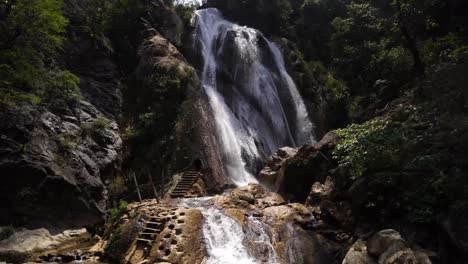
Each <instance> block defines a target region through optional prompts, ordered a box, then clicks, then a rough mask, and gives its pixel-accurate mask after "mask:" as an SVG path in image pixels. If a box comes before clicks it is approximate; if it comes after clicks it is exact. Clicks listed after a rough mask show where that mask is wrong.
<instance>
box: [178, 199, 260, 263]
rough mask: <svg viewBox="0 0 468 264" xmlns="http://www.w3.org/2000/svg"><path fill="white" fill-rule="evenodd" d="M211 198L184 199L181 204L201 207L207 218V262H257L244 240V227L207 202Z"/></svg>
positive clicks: (204, 233)
mask: <svg viewBox="0 0 468 264" xmlns="http://www.w3.org/2000/svg"><path fill="white" fill-rule="evenodd" d="M209 199H211V198H192V199H184V200H182V201H181V202H180V203H179V206H185V207H194V208H198V209H200V211H201V212H202V213H203V217H204V218H205V224H204V225H203V236H204V237H205V243H206V246H207V249H208V259H207V261H206V264H256V263H257V262H256V261H255V260H254V258H252V257H251V256H250V255H249V253H248V250H247V248H246V246H245V245H244V240H245V239H246V237H245V234H244V232H243V230H242V227H241V226H240V225H239V223H237V222H236V221H234V220H233V219H232V218H230V217H228V216H226V215H224V214H223V213H222V211H221V210H220V209H218V208H216V207H214V206H212V205H209V204H208V203H207V202H208V201H209Z"/></svg>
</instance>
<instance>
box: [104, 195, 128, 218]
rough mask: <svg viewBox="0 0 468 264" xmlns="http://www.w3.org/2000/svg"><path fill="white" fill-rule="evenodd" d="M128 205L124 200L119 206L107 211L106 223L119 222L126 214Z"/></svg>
mask: <svg viewBox="0 0 468 264" xmlns="http://www.w3.org/2000/svg"><path fill="white" fill-rule="evenodd" d="M127 207H128V203H127V202H126V201H124V200H120V201H119V204H118V205H117V206H116V207H114V208H111V209H110V210H109V214H108V218H107V222H109V223H114V222H115V221H117V220H119V219H120V217H122V216H123V215H124V214H125V213H126V212H127Z"/></svg>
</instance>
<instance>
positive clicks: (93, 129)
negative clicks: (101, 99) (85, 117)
mask: <svg viewBox="0 0 468 264" xmlns="http://www.w3.org/2000/svg"><path fill="white" fill-rule="evenodd" d="M110 127H111V122H110V120H109V119H107V118H106V117H105V116H103V115H99V116H98V117H96V118H95V119H94V120H93V121H91V122H89V123H85V124H81V126H80V134H81V136H83V137H86V136H91V135H93V133H98V134H100V133H103V132H104V131H105V130H106V129H109V128H110Z"/></svg>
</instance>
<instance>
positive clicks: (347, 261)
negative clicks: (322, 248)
mask: <svg viewBox="0 0 468 264" xmlns="http://www.w3.org/2000/svg"><path fill="white" fill-rule="evenodd" d="M343 264H377V262H376V261H375V260H374V259H373V258H372V257H371V256H369V254H368V252H367V246H366V243H365V242H364V241H362V240H358V241H356V243H354V245H353V246H352V247H351V248H350V249H349V250H348V253H346V256H345V258H344V260H343Z"/></svg>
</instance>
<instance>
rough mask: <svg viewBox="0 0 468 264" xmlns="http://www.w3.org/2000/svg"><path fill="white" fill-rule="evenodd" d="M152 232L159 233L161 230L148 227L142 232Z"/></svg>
mask: <svg viewBox="0 0 468 264" xmlns="http://www.w3.org/2000/svg"><path fill="white" fill-rule="evenodd" d="M146 230H148V231H153V232H158V233H160V232H161V231H162V230H161V229H157V228H149V227H145V230H144V231H146Z"/></svg>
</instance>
